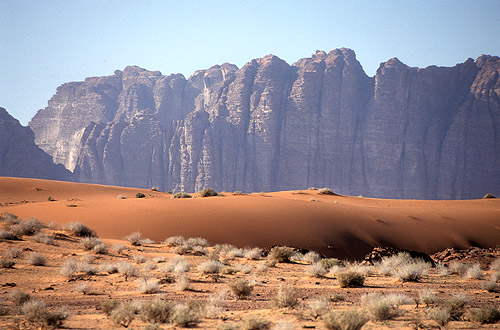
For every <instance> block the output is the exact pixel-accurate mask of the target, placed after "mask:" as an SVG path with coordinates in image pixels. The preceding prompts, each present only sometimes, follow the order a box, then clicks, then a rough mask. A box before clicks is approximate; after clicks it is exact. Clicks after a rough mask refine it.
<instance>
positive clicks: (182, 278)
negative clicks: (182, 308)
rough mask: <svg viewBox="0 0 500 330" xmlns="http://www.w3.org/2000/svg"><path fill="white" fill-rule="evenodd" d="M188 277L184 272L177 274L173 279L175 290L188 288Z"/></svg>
mask: <svg viewBox="0 0 500 330" xmlns="http://www.w3.org/2000/svg"><path fill="white" fill-rule="evenodd" d="M189 283H190V281H189V278H188V277H187V276H186V275H185V274H179V275H178V276H177V279H176V280H175V289H176V290H177V291H186V290H188V289H189Z"/></svg>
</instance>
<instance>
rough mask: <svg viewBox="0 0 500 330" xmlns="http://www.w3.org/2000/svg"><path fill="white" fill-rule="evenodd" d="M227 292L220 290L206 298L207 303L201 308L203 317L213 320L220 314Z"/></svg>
mask: <svg viewBox="0 0 500 330" xmlns="http://www.w3.org/2000/svg"><path fill="white" fill-rule="evenodd" d="M227 294H228V291H227V290H226V289H224V290H221V291H219V292H217V293H215V294H213V295H211V296H210V297H209V298H208V301H207V303H206V304H205V306H204V308H203V317H205V318H208V319H215V318H217V317H218V315H219V314H220V313H221V312H222V304H223V303H224V302H225V301H226V299H227Z"/></svg>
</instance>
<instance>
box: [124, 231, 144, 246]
mask: <svg viewBox="0 0 500 330" xmlns="http://www.w3.org/2000/svg"><path fill="white" fill-rule="evenodd" d="M125 240H126V241H129V242H130V244H132V245H133V246H141V245H143V244H144V243H145V242H144V239H143V238H142V234H141V233H140V232H138V231H136V232H135V233H132V234H130V235H128V236H125Z"/></svg>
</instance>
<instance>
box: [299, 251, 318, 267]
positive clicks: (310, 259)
mask: <svg viewBox="0 0 500 330" xmlns="http://www.w3.org/2000/svg"><path fill="white" fill-rule="evenodd" d="M302 261H304V262H307V263H309V264H314V263H317V262H320V261H321V256H320V255H319V253H317V252H314V251H310V252H307V253H306V254H305V255H304V257H303V258H302Z"/></svg>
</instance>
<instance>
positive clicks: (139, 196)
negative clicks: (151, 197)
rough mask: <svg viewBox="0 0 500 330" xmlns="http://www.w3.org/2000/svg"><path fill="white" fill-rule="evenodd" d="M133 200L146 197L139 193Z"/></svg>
mask: <svg viewBox="0 0 500 330" xmlns="http://www.w3.org/2000/svg"><path fill="white" fill-rule="evenodd" d="M135 198H146V195H144V194H143V193H141V192H138V193H137V194H135Z"/></svg>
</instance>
